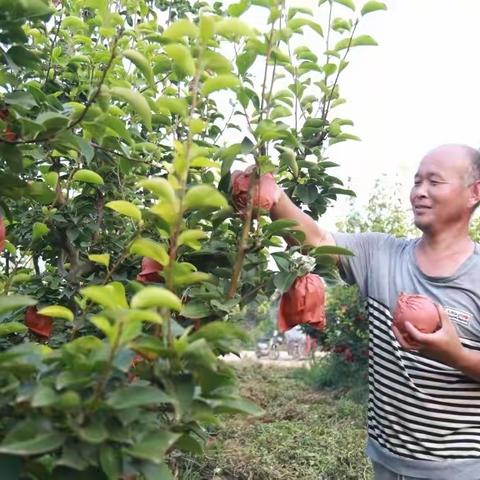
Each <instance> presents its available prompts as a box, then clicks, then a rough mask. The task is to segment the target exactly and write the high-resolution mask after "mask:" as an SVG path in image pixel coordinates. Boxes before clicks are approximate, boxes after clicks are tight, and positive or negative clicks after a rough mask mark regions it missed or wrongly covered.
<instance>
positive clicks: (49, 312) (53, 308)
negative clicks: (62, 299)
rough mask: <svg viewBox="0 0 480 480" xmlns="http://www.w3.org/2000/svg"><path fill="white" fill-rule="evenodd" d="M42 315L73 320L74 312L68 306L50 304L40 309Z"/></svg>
mask: <svg viewBox="0 0 480 480" xmlns="http://www.w3.org/2000/svg"><path fill="white" fill-rule="evenodd" d="M38 313H39V314H40V315H46V316H47V317H55V318H63V319H64V320H68V321H69V322H73V318H74V316H73V312H72V311H71V310H70V309H69V308H67V307H62V306H61V305H50V306H48V307H44V308H42V309H40V310H39V311H38Z"/></svg>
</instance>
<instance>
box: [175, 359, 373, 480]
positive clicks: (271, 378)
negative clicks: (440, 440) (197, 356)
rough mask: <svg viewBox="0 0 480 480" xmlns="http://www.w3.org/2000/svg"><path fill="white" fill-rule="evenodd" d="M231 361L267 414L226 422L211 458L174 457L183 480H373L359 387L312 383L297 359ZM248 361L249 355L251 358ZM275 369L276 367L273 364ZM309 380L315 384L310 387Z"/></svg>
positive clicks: (211, 446)
mask: <svg viewBox="0 0 480 480" xmlns="http://www.w3.org/2000/svg"><path fill="white" fill-rule="evenodd" d="M245 357H246V356H244V357H243V359H242V360H241V361H237V362H235V363H233V365H234V368H235V370H236V372H237V374H238V378H239V381H240V388H241V393H242V394H243V395H244V396H245V397H246V398H249V399H250V400H253V401H254V402H256V403H257V404H258V405H259V406H261V407H262V408H263V409H264V412H265V413H264V414H263V416H260V417H249V416H236V417H234V418H226V419H225V420H224V422H223V423H222V425H221V426H218V427H215V428H214V429H213V431H212V432H211V433H212V439H211V440H210V441H209V443H208V447H207V449H206V454H205V456H202V457H201V458H198V459H197V458H195V457H188V458H187V457H182V456H178V457H174V458H173V463H174V464H175V465H176V467H177V468H178V469H179V478H182V479H184V480H207V479H208V480H233V479H235V480H247V479H255V480H314V479H315V480H348V479H350V480H369V479H371V478H372V472H371V468H370V465H369V462H368V460H367V458H366V456H365V454H364V445H365V440H366V430H365V422H366V404H365V396H364V395H358V392H356V391H355V388H351V387H346V388H345V387H342V388H328V389H327V388H322V389H316V388H313V387H312V386H311V383H312V379H313V378H314V375H313V372H314V370H315V369H316V368H317V367H314V368H313V369H311V370H306V369H303V368H302V369H298V368H297V369H295V368H289V367H286V366H283V365H282V364H281V363H279V362H283V363H285V364H287V363H288V364H289V365H292V364H293V362H294V361H293V360H281V361H278V360H277V361H275V360H263V359H262V360H256V359H255V358H245ZM248 357H250V355H248ZM273 366H275V367H276V368H275V367H273ZM308 381H310V382H309V383H310V384H309V383H307V382H308Z"/></svg>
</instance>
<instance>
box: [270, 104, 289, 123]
mask: <svg viewBox="0 0 480 480" xmlns="http://www.w3.org/2000/svg"><path fill="white" fill-rule="evenodd" d="M291 114H292V112H291V111H290V109H289V108H287V107H284V106H283V105H279V106H278V107H275V108H274V109H273V110H272V111H271V113H270V119H271V120H276V119H277V118H282V117H289V116H290V115H291Z"/></svg>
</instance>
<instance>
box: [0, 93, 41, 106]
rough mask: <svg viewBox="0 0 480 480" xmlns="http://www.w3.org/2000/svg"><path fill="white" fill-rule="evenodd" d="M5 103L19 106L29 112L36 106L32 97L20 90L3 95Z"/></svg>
mask: <svg viewBox="0 0 480 480" xmlns="http://www.w3.org/2000/svg"><path fill="white" fill-rule="evenodd" d="M5 103H6V104H7V105H13V106H19V107H22V108H25V109H26V110H30V109H31V108H33V107H36V106H37V102H36V101H35V98H33V95H32V94H31V93H29V92H24V91H21V90H16V91H14V92H11V93H7V94H6V95H5Z"/></svg>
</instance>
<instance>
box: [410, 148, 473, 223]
mask: <svg viewBox="0 0 480 480" xmlns="http://www.w3.org/2000/svg"><path fill="white" fill-rule="evenodd" d="M470 171H471V163H470V160H469V158H468V156H467V154H466V153H465V152H464V151H462V150H461V149H459V148H455V147H453V146H452V147H449V146H445V147H440V148H438V149H436V150H434V151H432V152H431V153H429V154H428V155H427V156H426V157H424V158H423V160H422V161H421V162H420V166H419V168H418V171H417V173H416V174H415V180H414V185H413V187H412V190H411V192H410V203H411V204H412V210H413V215H414V222H415V225H416V226H417V227H418V228H419V229H420V230H421V231H422V232H425V231H443V230H444V229H445V228H448V227H449V226H453V225H458V223H459V222H467V224H468V221H469V218H470V214H471V210H472V207H473V205H474V204H475V198H474V195H473V191H472V189H473V188H474V187H472V186H469V184H470V183H471V182H472V180H471V174H470Z"/></svg>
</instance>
